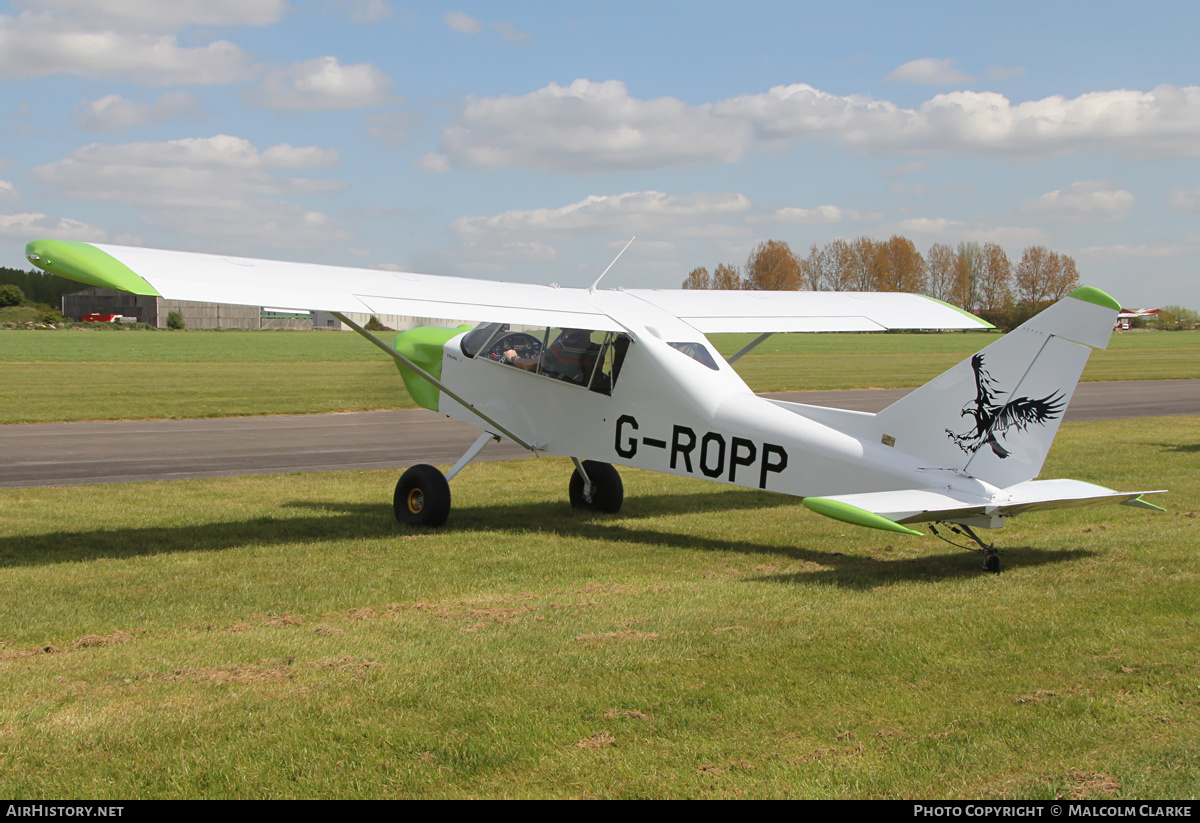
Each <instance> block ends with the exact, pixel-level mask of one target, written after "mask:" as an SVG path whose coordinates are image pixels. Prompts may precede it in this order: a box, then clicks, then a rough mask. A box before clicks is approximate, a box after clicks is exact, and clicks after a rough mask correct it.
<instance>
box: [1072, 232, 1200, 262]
mask: <svg viewBox="0 0 1200 823" xmlns="http://www.w3.org/2000/svg"><path fill="white" fill-rule="evenodd" d="M1198 249H1200V238H1197V237H1196V236H1191V237H1188V238H1185V239H1184V240H1183V241H1168V242H1161V243H1140V244H1138V245H1136V246H1135V245H1130V244H1126V243H1120V244H1117V245H1115V246H1088V247H1087V248H1083V249H1080V250H1079V252H1078V254H1079V256H1080V257H1081V258H1083V259H1097V260H1101V261H1103V260H1110V259H1112V258H1114V257H1121V258H1139V257H1145V258H1151V259H1162V258H1169V257H1179V256H1181V255H1184V254H1189V253H1191V252H1195V251H1197V250H1198Z"/></svg>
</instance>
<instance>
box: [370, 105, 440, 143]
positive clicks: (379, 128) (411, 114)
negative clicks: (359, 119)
mask: <svg viewBox="0 0 1200 823" xmlns="http://www.w3.org/2000/svg"><path fill="white" fill-rule="evenodd" d="M424 117H425V115H424V113H422V112H416V111H399V110H395V111H385V112H380V113H378V114H368V115H367V116H366V117H364V118H363V125H365V126H366V127H367V134H369V135H370V136H371V137H374V138H376V139H378V140H382V141H383V142H384V143H387V144H388V145H389V146H402V145H404V144H405V143H407V142H408V134H409V130H410V129H411V128H412V127H413V125H414V124H415V123H418V122H420V121H421V120H423V119H424Z"/></svg>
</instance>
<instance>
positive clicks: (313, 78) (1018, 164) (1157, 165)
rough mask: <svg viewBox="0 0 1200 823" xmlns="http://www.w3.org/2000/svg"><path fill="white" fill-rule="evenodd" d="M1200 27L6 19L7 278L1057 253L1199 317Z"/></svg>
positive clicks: (1111, 22) (306, 11) (734, 19)
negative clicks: (140, 258)
mask: <svg viewBox="0 0 1200 823" xmlns="http://www.w3.org/2000/svg"><path fill="white" fill-rule="evenodd" d="M1194 9H1195V7H1194V5H1191V4H1184V3H1150V4H1144V5H1141V6H1137V7H1134V6H1133V5H1132V4H1116V3H1111V4H1109V3H1099V2H1089V3H1008V4H1003V5H999V4H990V5H989V6H987V7H985V6H984V5H983V4H963V3H925V4H897V3H867V2H862V3H850V2H839V3H812V4H800V3H766V2H764V3H753V2H750V3H741V4H736V5H735V4H706V3H699V2H691V3H644V2H643V3H629V4H624V3H615V2H604V3H570V4H562V5H561V6H559V5H552V4H547V3H521V2H509V3H474V4H461V5H442V4H435V3H403V2H399V0H290V2H289V1H288V0H173V2H171V3H164V2H161V0H8V2H0V77H2V78H3V84H2V86H0V88H2V92H0V95H2V96H0V131H2V133H3V142H0V251H2V252H3V255H2V256H0V261H2V262H3V264H4V265H9V266H24V265H25V263H24V260H23V257H22V249H23V247H24V244H25V242H27V241H28V240H30V239H34V238H37V237H63V238H68V239H79V240H89V241H95V242H109V243H126V244H134V245H146V246H154V247H160V248H179V249H188V250H198V251H214V252H225V253H233V254H242V255H251V256H258V257H269V258H277V259H288V260H307V261H312V262H321V263H341V264H347V265H356V266H364V267H372V266H373V267H382V268H390V269H395V268H400V269H408V270H416V271H425V272H431V273H436V274H460V275H468V276H474V277H486V278H493V279H505V280H520V281H533V282H544V283H549V282H556V283H559V284H562V285H587V284H588V283H590V282H591V281H592V280H593V279H595V277H596V275H598V274H599V272H600V271H602V270H603V269H604V267H605V266H607V265H608V263H609V261H610V260H611V258H612V257H613V255H615V254H616V252H617V251H619V250H620V248H621V246H623V245H624V244H625V242H626V241H627V240H628V239H629V237H631V236H633V235H637V236H638V241H637V242H636V243H635V244H634V245H633V247H631V248H630V250H629V251H628V252H627V253H626V254H625V256H624V257H622V259H621V262H620V263H619V264H618V265H617V266H616V267H614V269H613V270H612V272H610V274H609V275H608V277H607V278H606V280H605V285H610V286H618V285H621V286H657V287H677V286H678V285H679V284H680V282H681V281H682V280H683V278H684V277H685V276H686V274H687V272H688V271H690V270H691V269H692V268H694V267H696V266H702V265H703V266H708V267H709V268H710V269H711V268H712V267H714V266H715V265H716V264H717V263H720V262H727V263H734V264H741V263H743V262H744V261H745V259H746V257H747V255H748V254H749V252H750V250H751V249H752V248H753V247H754V246H755V245H756V244H757V243H758V242H760V241H761V240H764V239H767V238H772V239H776V240H785V241H787V242H788V243H790V244H791V245H792V247H793V249H795V250H796V251H798V252H801V253H805V252H806V251H807V249H808V247H809V245H810V244H813V243H816V244H818V245H821V244H824V243H826V242H828V241H830V240H832V239H834V238H836V237H847V238H851V237H856V236H859V235H869V236H874V237H879V238H884V239H886V238H887V237H889V236H891V235H892V234H897V233H898V234H902V235H904V236H906V237H909V238H910V239H912V240H913V241H914V242H915V243H916V245H917V247H918V249H920V250H921V251H922V252H924V251H926V250H927V249H928V248H929V246H930V245H932V244H933V243H937V242H942V243H951V244H954V243H958V242H959V241H963V240H967V241H980V242H997V243H1000V244H1001V245H1002V246H1004V248H1005V249H1006V250H1007V251H1008V253H1009V256H1010V257H1011V258H1012V259H1013V261H1014V263H1015V262H1016V260H1017V259H1018V258H1019V257H1020V255H1021V252H1022V250H1023V249H1024V248H1025V247H1026V246H1029V245H1034V244H1040V245H1046V246H1049V247H1050V248H1052V249H1055V250H1058V251H1063V252H1066V253H1068V254H1071V255H1072V256H1074V257H1075V259H1076V261H1077V263H1078V266H1079V270H1080V273H1081V276H1082V278H1083V280H1084V282H1085V283H1088V284H1090V285H1096V286H1099V287H1101V288H1104V289H1106V290H1108V291H1109V292H1111V293H1112V294H1113V296H1114V297H1116V298H1117V299H1118V300H1119V301H1121V302H1122V303H1123V304H1125V305H1131V306H1144V305H1163V304H1168V303H1179V304H1182V305H1185V306H1190V307H1193V308H1200V277H1197V273H1198V272H1200V225H1198V221H1200V162H1198V159H1197V158H1198V156H1200V84H1198V83H1197V80H1198V78H1197V73H1198V69H1197V67H1198V66H1200V61H1197V60H1196V59H1195V57H1194V43H1193V41H1194V33H1195V31H1196V30H1197V28H1198V26H1197V22H1198V21H1197V16H1198V15H1197V13H1196V11H1195V10H1194Z"/></svg>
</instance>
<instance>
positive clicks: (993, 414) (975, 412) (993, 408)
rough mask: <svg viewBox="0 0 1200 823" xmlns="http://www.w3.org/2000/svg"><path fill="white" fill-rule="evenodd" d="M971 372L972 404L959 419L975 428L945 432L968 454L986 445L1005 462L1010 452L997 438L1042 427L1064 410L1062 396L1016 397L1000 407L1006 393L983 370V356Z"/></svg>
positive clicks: (963, 408) (972, 361) (964, 409)
mask: <svg viewBox="0 0 1200 823" xmlns="http://www.w3.org/2000/svg"><path fill="white" fill-rule="evenodd" d="M971 368H972V369H973V370H974V371H975V401H974V402H973V403H967V404H966V405H964V406H963V407H962V416H963V417H970V418H972V419H973V420H974V421H975V428H974V429H972V430H970V431H967V432H963V433H962V434H956V433H955V432H953V431H951V430H950V429H946V434H947V435H948V436H949V437H950V439H951V440H953V441H954V443H955V445H957V446H958V447H959V448H960V449H962V450H963V451H964V452H966V453H967V454H974V453H975V452H977V451H979V449H980V448H982V447H983V446H984V445H985V444H986V445H988V446H991V448H992V452H993V453H994V454H995V455H996V456H997V457H999V458H1001V459H1004V458H1005V457H1008V455H1009V454H1010V452H1009V451H1008V449H1006V448H1004V446H1002V445H1001V444H1000V441H999V440H997V439H996V438H997V435H999V436H1000V437H1001V438H1003V437H1004V436H1005V435H1006V434H1007V433H1008V432H1009V430H1011V429H1015V430H1016V431H1022V432H1023V431H1025V430H1027V429H1028V428H1029V427H1030V426H1032V425H1034V424H1037V425H1039V426H1044V425H1046V423H1047V422H1048V421H1050V420H1055V419H1057V418H1058V417H1059V416H1060V415H1061V414H1062V412H1063V409H1065V408H1066V405H1067V404H1066V402H1065V401H1064V400H1063V395H1062V393H1061V392H1056V393H1052V394H1048V395H1046V396H1045V397H1043V398H1041V399H1040V400H1035V399H1033V398H1030V397H1016V398H1013V399H1012V400H1009V401H1008V402H1007V403H1001V402H1000V401H999V400H998V397H999V396H1000V395H1004V394H1008V392H1004V391H1000V390H999V389H998V388H996V381H995V379H993V378H992V376H991V375H990V374H989V373H988V371H987V369H985V368H984V367H983V355H982V354H977V355H975V356H974V357H972V358H971Z"/></svg>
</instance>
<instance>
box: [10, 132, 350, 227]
mask: <svg viewBox="0 0 1200 823" xmlns="http://www.w3.org/2000/svg"><path fill="white" fill-rule="evenodd" d="M337 160H338V157H337V152H336V151H335V150H333V149H320V148H317V147H314V146H292V145H290V144H287V143H281V144H279V145H276V146H272V147H270V148H268V149H265V150H263V151H259V150H258V149H257V148H256V147H255V146H254V145H252V144H251V143H250V142H249V141H247V140H243V139H241V138H237V137H231V136H229V135H217V136H215V137H209V138H188V139H184V140H170V141H166V142H161V143H129V144H125V145H119V146H104V145H100V144H92V145H89V146H83V147H80V148H77V149H74V150H72V151H71V152H70V154H69V155H68V156H67V157H65V158H64V159H62V160H59V161H56V162H54V163H50V164H47V165H45V166H39V167H38V168H35V169H33V170H32V171H31V172H30V174H29V176H30V177H31V178H32V179H34V180H36V181H38V182H41V183H44V184H46V185H48V186H51V187H53V188H56V189H59V190H61V191H62V192H63V193H64V194H66V195H67V196H68V197H74V198H80V199H90V200H106V201H114V202H119V203H124V204H126V205H130V206H133V207H136V208H139V209H141V210H142V212H141V214H142V219H143V220H144V221H145V222H146V223H150V224H153V225H159V226H164V227H167V228H170V229H173V230H175V231H178V232H180V233H183V234H190V235H195V236H199V237H205V236H210V237H212V238H214V239H222V238H235V239H238V240H242V241H247V242H253V243H256V244H267V245H276V246H284V247H287V246H294V245H317V244H320V243H323V242H327V241H332V240H336V239H343V238H345V237H348V234H347V232H346V231H345V230H344V229H343V228H342V227H341V226H340V225H339V224H337V223H336V222H334V221H332V220H331V219H330V218H328V217H327V216H326V215H324V214H322V213H321V212H318V211H315V210H312V209H311V208H309V207H307V206H306V205H304V204H302V203H295V202H289V201H288V199H287V198H309V197H316V196H319V195H321V194H322V193H326V192H329V191H333V190H336V189H340V188H342V187H343V186H344V184H343V183H342V182H340V181H335V180H316V179H307V178H300V177H291V176H285V175H284V174H279V173H277V172H282V171H289V170H294V169H306V168H317V167H327V166H330V165H334V164H336V163H337Z"/></svg>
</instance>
